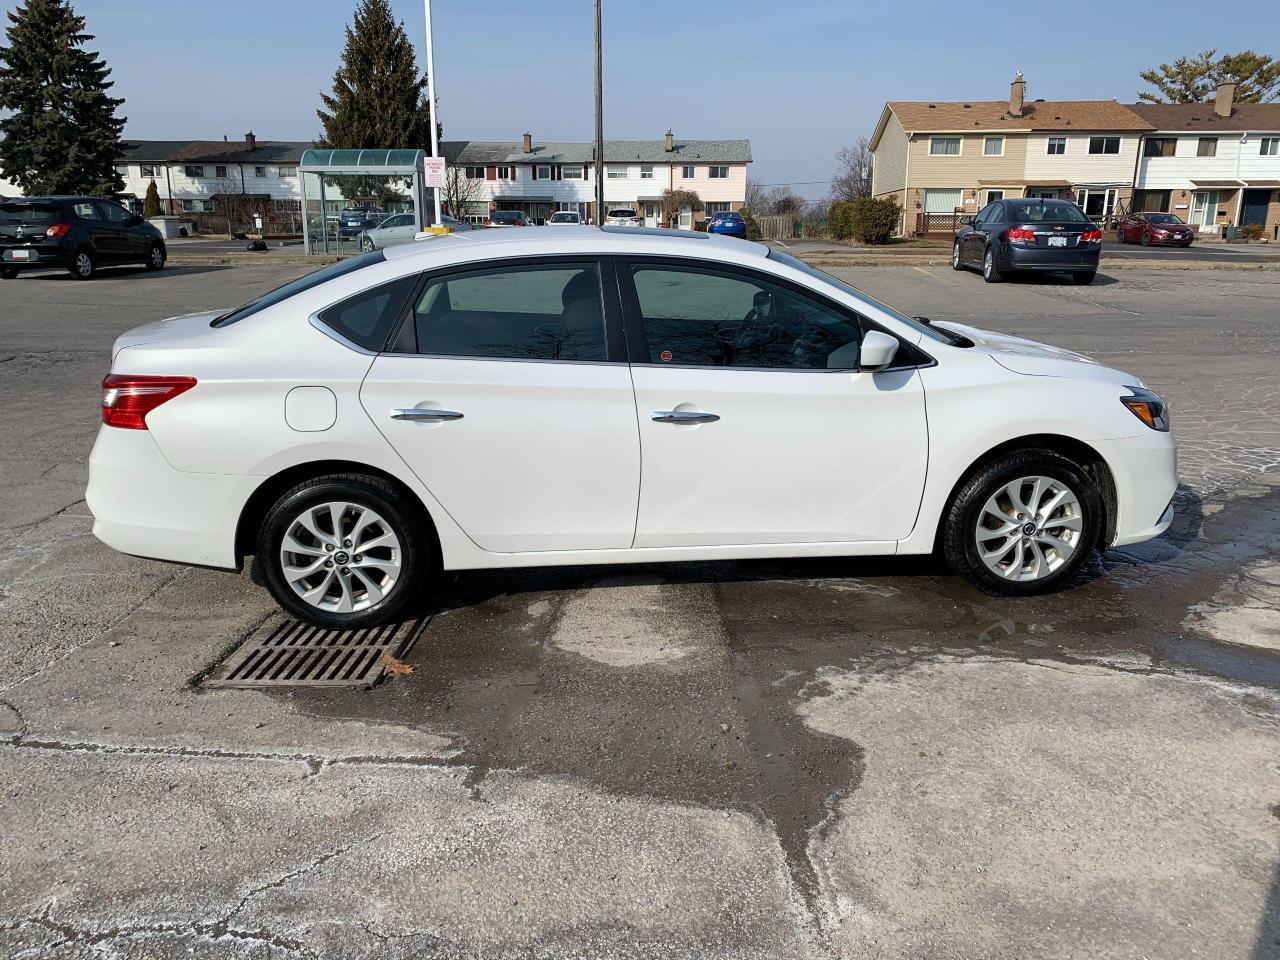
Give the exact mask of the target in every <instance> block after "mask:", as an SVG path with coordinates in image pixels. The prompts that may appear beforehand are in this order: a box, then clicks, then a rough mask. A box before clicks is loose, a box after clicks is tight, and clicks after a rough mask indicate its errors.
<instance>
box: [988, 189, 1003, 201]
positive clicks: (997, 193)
mask: <svg viewBox="0 0 1280 960" xmlns="http://www.w3.org/2000/svg"><path fill="white" fill-rule="evenodd" d="M1003 199H1004V191H1003V190H988V191H987V203H994V202H995V201H997V200H1003Z"/></svg>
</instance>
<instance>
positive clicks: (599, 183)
mask: <svg viewBox="0 0 1280 960" xmlns="http://www.w3.org/2000/svg"><path fill="white" fill-rule="evenodd" d="M428 2H430V0H428ZM602 75H603V74H602V67H601V58H600V0H596V226H602V225H603V224H604V113H603V110H604V104H603V99H604V98H603V88H602V86H601V84H602V79H601V78H602Z"/></svg>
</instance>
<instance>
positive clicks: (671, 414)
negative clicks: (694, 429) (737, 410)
mask: <svg viewBox="0 0 1280 960" xmlns="http://www.w3.org/2000/svg"><path fill="white" fill-rule="evenodd" d="M719 419H720V414H718V413H701V412H699V411H697V410H655V411H653V420H654V422H655V423H715V422H716V421H717V420H719Z"/></svg>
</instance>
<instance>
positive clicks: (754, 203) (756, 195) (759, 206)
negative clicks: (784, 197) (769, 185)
mask: <svg viewBox="0 0 1280 960" xmlns="http://www.w3.org/2000/svg"><path fill="white" fill-rule="evenodd" d="M742 205H743V206H744V207H746V208H747V209H748V210H750V211H751V212H752V213H765V212H766V211H765V208H764V207H765V189H764V185H763V184H761V183H760V182H759V181H757V180H748V181H747V195H746V197H745V198H744V200H743V203H742Z"/></svg>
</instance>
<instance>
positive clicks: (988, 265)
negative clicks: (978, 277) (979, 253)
mask: <svg viewBox="0 0 1280 960" xmlns="http://www.w3.org/2000/svg"><path fill="white" fill-rule="evenodd" d="M995 265H996V264H995V258H994V257H992V256H991V249H990V248H987V255H986V256H985V257H983V258H982V275H983V276H984V277H989V276H991V271H992V270H993V269H995Z"/></svg>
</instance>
